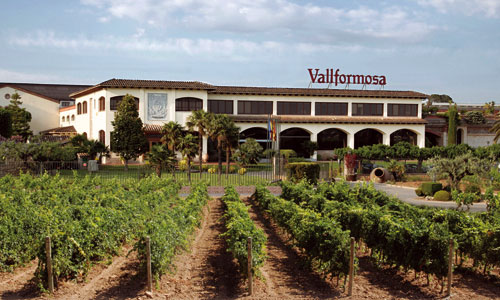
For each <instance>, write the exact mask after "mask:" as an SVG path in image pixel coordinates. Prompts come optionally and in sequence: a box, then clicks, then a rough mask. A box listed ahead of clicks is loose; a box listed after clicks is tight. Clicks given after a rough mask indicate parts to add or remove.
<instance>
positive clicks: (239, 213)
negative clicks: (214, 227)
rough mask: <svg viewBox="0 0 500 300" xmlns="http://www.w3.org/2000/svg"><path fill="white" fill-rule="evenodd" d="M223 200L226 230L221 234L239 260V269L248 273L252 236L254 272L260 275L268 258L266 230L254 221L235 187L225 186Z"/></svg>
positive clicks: (245, 273)
mask: <svg viewBox="0 0 500 300" xmlns="http://www.w3.org/2000/svg"><path fill="white" fill-rule="evenodd" d="M222 201H223V203H224V206H225V208H226V212H225V214H224V220H225V227H226V231H225V232H224V233H223V234H222V235H221V236H222V237H224V238H225V240H226V243H227V246H228V251H229V252H231V253H232V255H233V257H234V258H235V259H236V260H237V261H238V265H239V269H240V271H241V272H242V273H243V274H244V275H248V253H247V238H248V237H251V238H252V274H257V275H259V274H260V272H259V268H260V267H261V266H262V265H263V264H264V261H265V260H266V243H267V237H266V235H265V234H264V231H263V230H262V229H260V228H257V227H256V226H255V224H254V223H253V221H252V219H251V218H250V215H249V214H248V208H247V207H246V205H245V204H244V203H243V202H242V201H241V200H240V196H239V194H238V193H237V192H236V190H235V189H234V187H232V186H228V187H226V188H225V193H224V196H223V197H222Z"/></svg>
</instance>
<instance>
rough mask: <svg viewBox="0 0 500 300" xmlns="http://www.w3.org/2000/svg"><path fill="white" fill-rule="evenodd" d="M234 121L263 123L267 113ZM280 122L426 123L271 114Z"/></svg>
mask: <svg viewBox="0 0 500 300" xmlns="http://www.w3.org/2000/svg"><path fill="white" fill-rule="evenodd" d="M231 117H232V118H233V119H234V120H235V122H237V123H238V122H239V123H243V122H249V123H264V122H267V120H268V116H267V115H233V116H231ZM272 118H273V119H276V120H279V121H280V122H282V123H326V124H427V121H426V120H424V119H420V118H395V117H346V116H331V117H330V116H272Z"/></svg>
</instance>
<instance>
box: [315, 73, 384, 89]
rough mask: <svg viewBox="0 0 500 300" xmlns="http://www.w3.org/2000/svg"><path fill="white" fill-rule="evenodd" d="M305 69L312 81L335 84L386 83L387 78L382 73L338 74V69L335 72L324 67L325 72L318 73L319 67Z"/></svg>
mask: <svg viewBox="0 0 500 300" xmlns="http://www.w3.org/2000/svg"><path fill="white" fill-rule="evenodd" d="M307 70H308V71H309V76H311V82H312V83H332V84H335V86H337V85H339V84H371V85H386V84H387V79H386V78H385V76H383V75H352V74H349V75H346V74H339V72H340V70H339V69H337V70H335V72H334V71H333V69H325V73H320V72H319V69H307Z"/></svg>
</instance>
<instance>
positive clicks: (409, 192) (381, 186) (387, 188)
mask: <svg viewBox="0 0 500 300" xmlns="http://www.w3.org/2000/svg"><path fill="white" fill-rule="evenodd" d="M349 184H350V185H351V186H353V185H355V184H360V182H349ZM373 185H374V186H375V188H376V189H377V190H379V191H382V192H385V193H387V194H388V195H392V196H394V197H397V198H399V199H400V200H401V201H403V202H406V203H409V204H413V205H417V206H432V207H439V208H451V209H455V208H456V207H457V204H456V203H455V202H453V201H450V202H442V201H431V200H424V199H422V198H419V197H417V195H416V194H415V188H411V187H401V186H395V185H391V184H385V183H373ZM465 209H466V207H463V210H465ZM469 211H470V212H481V211H486V203H474V205H472V206H471V207H470V210H469Z"/></svg>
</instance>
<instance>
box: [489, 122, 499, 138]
mask: <svg viewBox="0 0 500 300" xmlns="http://www.w3.org/2000/svg"><path fill="white" fill-rule="evenodd" d="M490 132H494V133H495V137H494V138H493V141H494V142H495V143H497V142H498V139H500V120H496V121H495V123H494V124H493V126H492V127H491V128H490Z"/></svg>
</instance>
